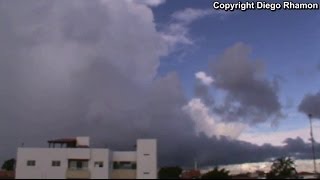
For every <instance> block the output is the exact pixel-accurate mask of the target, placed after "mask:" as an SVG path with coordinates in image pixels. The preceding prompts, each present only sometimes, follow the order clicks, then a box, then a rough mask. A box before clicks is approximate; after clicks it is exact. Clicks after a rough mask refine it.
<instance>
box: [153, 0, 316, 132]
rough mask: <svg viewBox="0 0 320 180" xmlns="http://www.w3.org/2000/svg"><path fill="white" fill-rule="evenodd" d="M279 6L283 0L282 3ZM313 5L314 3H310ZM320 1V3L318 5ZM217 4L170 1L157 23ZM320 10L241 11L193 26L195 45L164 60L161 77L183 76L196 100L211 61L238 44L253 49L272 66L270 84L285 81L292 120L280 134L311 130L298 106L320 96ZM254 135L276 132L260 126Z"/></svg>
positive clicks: (283, 122) (157, 11) (283, 121)
mask: <svg viewBox="0 0 320 180" xmlns="http://www.w3.org/2000/svg"><path fill="white" fill-rule="evenodd" d="M278 2H279V1H278ZM308 2H311V1H308ZM313 2H317V1H313ZM211 3H212V2H211V1H193V0H185V1H167V2H166V3H165V4H163V5H161V6H158V7H156V8H154V15H155V21H156V23H157V24H160V26H161V25H166V24H168V23H170V21H172V20H171V14H173V13H174V12H177V11H181V10H183V9H186V8H193V9H203V10H205V9H210V8H211ZM319 17H320V16H319V11H276V12H271V11H246V12H241V11H236V12H232V13H228V15H225V16H217V15H208V16H206V17H203V18H201V19H198V20H197V21H195V22H193V23H192V24H191V25H189V27H188V28H189V35H190V37H192V38H193V39H195V44H193V45H191V46H188V47H184V48H183V50H184V51H183V53H184V54H183V55H181V54H182V53H181V52H177V53H174V54H173V55H170V56H168V57H165V58H162V61H161V66H160V68H159V74H162V73H163V74H165V73H166V72H169V71H177V72H178V74H179V76H180V78H181V79H182V82H183V86H184V87H185V91H186V93H187V94H188V95H189V97H190V98H191V97H192V92H193V87H194V83H195V79H194V74H195V73H196V72H198V71H207V68H208V64H209V61H211V60H214V59H215V58H216V57H217V56H219V55H221V54H222V53H223V51H224V50H225V49H226V48H228V47H230V46H232V45H233V44H235V43H237V42H244V43H246V44H248V45H249V46H250V47H251V48H252V54H251V56H252V58H253V59H260V60H263V62H264V63H265V65H266V74H267V76H268V78H269V79H272V78H274V77H280V78H281V83H280V92H279V96H280V99H281V103H282V105H283V106H287V105H290V107H284V108H283V111H284V112H285V113H286V114H287V118H282V119H281V121H280V123H279V125H278V127H277V128H276V129H277V131H282V130H293V129H299V128H301V127H307V126H308V121H306V117H305V115H303V114H301V113H299V112H298V111H297V106H298V104H299V103H300V101H301V100H302V98H303V96H304V95H305V94H306V93H315V92H317V91H318V88H319V85H320V72H319V71H317V69H316V66H317V64H318V63H319V62H320V53H319V52H320V51H319V47H320V43H319V36H320V33H319V32H320V26H319V25H320V24H319ZM252 130H253V131H255V130H256V131H260V132H261V131H262V132H268V131H275V128H270V127H269V126H267V127H265V126H263V125H258V127H257V128H253V129H252Z"/></svg>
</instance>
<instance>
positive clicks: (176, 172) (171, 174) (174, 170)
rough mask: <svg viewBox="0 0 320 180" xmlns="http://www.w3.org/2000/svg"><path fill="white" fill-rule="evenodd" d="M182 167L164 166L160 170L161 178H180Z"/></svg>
mask: <svg viewBox="0 0 320 180" xmlns="http://www.w3.org/2000/svg"><path fill="white" fill-rule="evenodd" d="M181 173H182V169H181V168H180V167H178V166H176V167H163V168H161V169H160V171H159V179H179V178H180V174H181Z"/></svg>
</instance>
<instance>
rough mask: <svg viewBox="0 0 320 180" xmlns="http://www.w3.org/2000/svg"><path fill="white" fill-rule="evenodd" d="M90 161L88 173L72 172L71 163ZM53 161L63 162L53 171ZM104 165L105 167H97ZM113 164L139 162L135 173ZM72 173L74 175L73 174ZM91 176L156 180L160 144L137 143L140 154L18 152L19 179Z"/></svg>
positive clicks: (52, 150)
mask: <svg viewBox="0 0 320 180" xmlns="http://www.w3.org/2000/svg"><path fill="white" fill-rule="evenodd" d="M69 159H79V160H89V163H88V169H87V170H83V171H81V170H80V171H79V170H74V169H73V171H72V170H69V168H68V160H69ZM28 160H34V161H36V165H35V166H27V161H28ZM52 161H60V166H59V167H53V166H52ZM95 162H102V163H103V167H98V166H95ZM113 162H136V168H137V169H136V170H134V169H113ZM71 171H72V172H71ZM88 174H89V176H90V178H92V179H99V178H100V179H101V178H102V179H108V178H112V177H113V178H132V179H133V178H138V179H156V178H157V141H156V140H154V139H149V140H138V141H137V151H125V152H123V151H114V152H111V151H109V150H108V149H89V148H19V149H18V152H17V164H16V179H65V178H66V175H70V176H72V177H81V176H82V175H83V176H88Z"/></svg>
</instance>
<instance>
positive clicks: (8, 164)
mask: <svg viewBox="0 0 320 180" xmlns="http://www.w3.org/2000/svg"><path fill="white" fill-rule="evenodd" d="M15 165H16V160H15V159H9V160H7V161H5V162H4V163H3V165H2V167H1V169H2V170H6V171H14V167H15Z"/></svg>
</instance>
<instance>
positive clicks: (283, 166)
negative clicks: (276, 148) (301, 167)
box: [267, 157, 298, 179]
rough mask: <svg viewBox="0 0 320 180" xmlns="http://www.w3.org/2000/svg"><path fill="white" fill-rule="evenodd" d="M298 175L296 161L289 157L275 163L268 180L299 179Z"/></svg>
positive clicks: (279, 159)
mask: <svg viewBox="0 0 320 180" xmlns="http://www.w3.org/2000/svg"><path fill="white" fill-rule="evenodd" d="M297 177H298V173H297V171H296V168H295V164H294V161H293V160H292V159H291V158H289V157H284V158H278V159H276V160H274V161H273V164H272V166H271V170H270V172H269V173H268V174H267V179H288V178H290V179H292V178H297Z"/></svg>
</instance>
